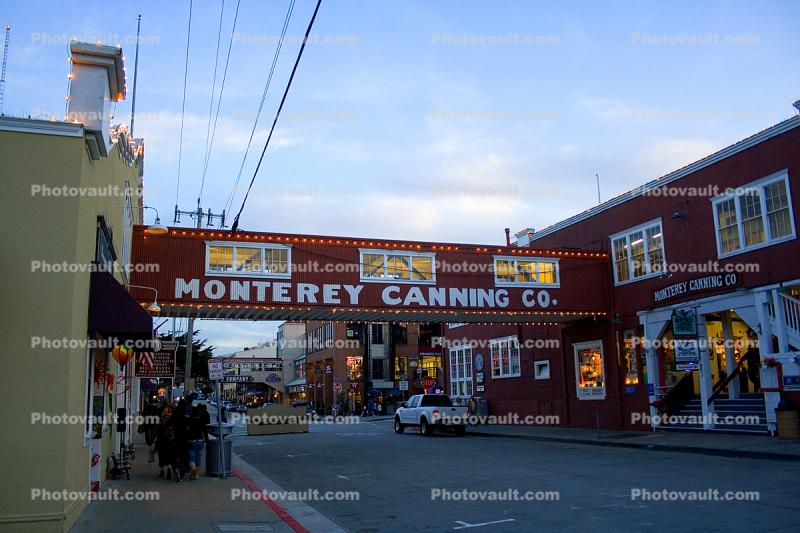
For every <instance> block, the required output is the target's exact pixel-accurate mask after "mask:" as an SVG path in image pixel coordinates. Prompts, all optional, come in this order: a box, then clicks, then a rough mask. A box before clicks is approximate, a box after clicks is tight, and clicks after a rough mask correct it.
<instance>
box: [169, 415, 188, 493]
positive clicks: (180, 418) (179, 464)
mask: <svg viewBox="0 0 800 533" xmlns="http://www.w3.org/2000/svg"><path fill="white" fill-rule="evenodd" d="M189 412H190V411H189V408H188V406H187V403H186V400H184V399H181V400H180V401H178V405H177V406H176V407H175V412H173V413H172V418H171V419H170V424H171V425H172V427H173V429H174V432H175V440H174V443H175V462H174V463H173V471H174V472H175V481H176V482H180V481H181V480H182V479H183V475H184V474H186V473H188V472H189V439H188V433H189V416H188V415H189Z"/></svg>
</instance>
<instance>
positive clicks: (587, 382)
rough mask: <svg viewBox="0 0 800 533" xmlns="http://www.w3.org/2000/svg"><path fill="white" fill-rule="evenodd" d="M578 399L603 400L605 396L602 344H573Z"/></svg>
mask: <svg viewBox="0 0 800 533" xmlns="http://www.w3.org/2000/svg"><path fill="white" fill-rule="evenodd" d="M573 350H574V353H575V371H576V379H577V391H578V398H579V399H603V398H605V396H606V387H605V368H604V364H603V343H602V342H600V341H592V342H583V343H580V344H573Z"/></svg>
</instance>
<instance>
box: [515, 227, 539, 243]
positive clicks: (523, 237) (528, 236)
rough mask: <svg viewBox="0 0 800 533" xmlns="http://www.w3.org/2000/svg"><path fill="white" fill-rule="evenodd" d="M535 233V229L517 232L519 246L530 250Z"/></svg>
mask: <svg viewBox="0 0 800 533" xmlns="http://www.w3.org/2000/svg"><path fill="white" fill-rule="evenodd" d="M534 231H535V230H534V229H533V228H525V229H524V230H522V231H518V232H516V233H515V234H514V236H515V237H516V238H517V246H519V247H520V248H530V247H531V241H532V240H533V233H534Z"/></svg>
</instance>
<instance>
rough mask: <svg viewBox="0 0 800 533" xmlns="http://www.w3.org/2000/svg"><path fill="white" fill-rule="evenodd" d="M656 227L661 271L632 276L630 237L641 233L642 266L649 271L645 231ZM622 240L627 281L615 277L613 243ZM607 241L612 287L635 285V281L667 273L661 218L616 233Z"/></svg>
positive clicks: (615, 267)
mask: <svg viewBox="0 0 800 533" xmlns="http://www.w3.org/2000/svg"><path fill="white" fill-rule="evenodd" d="M656 225H657V226H658V228H659V230H660V231H661V257H662V261H661V262H662V269H661V270H660V271H656V272H652V271H650V272H647V273H646V274H644V275H642V276H638V277H634V276H633V256H632V254H631V235H632V234H634V233H638V232H642V238H643V239H644V241H645V242H644V244H643V247H642V248H643V250H644V265H645V268H646V269H647V270H648V271H649V270H650V251H649V250H648V249H647V230H648V229H651V228H653V227H654V226H656ZM621 238H624V239H625V244H626V246H627V247H628V256H627V260H628V279H626V280H624V281H619V278H618V276H617V256H616V253H615V252H616V251H615V250H614V241H616V240H618V239H621ZM608 240H609V242H610V249H611V253H610V256H611V267H612V268H613V271H614V286H615V287H619V286H620V285H627V284H629V283H636V282H637V281H641V280H643V279H649V278H654V277H658V276H663V275H664V274H665V273H666V272H667V242H666V239H665V238H664V224H663V223H662V220H661V218H660V217H659V218H656V219H653V220H649V221H647V222H643V223H641V224H638V225H636V226H632V227H630V228H627V229H624V230H622V231H618V232H617V233H614V234H613V235H609V237H608Z"/></svg>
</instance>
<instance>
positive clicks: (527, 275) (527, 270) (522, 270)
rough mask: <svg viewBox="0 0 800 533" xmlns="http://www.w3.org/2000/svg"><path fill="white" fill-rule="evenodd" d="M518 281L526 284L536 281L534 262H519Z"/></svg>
mask: <svg viewBox="0 0 800 533" xmlns="http://www.w3.org/2000/svg"><path fill="white" fill-rule="evenodd" d="M517 281H520V282H524V283H531V282H534V281H536V263H535V262H534V261H517Z"/></svg>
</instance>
